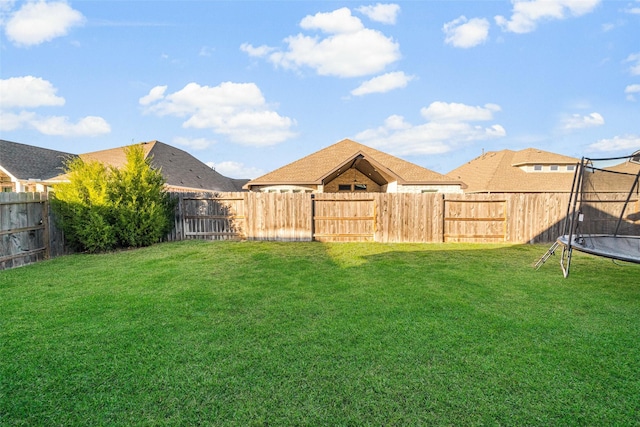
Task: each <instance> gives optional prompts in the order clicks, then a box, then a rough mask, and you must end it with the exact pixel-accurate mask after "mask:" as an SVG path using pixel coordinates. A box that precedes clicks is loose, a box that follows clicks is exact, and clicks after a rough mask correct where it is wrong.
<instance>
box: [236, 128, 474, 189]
mask: <svg viewBox="0 0 640 427" xmlns="http://www.w3.org/2000/svg"><path fill="white" fill-rule="evenodd" d="M463 187H464V184H463V183H462V182H461V181H460V180H455V179H451V178H450V177H448V176H446V175H442V174H440V173H437V172H434V171H431V170H429V169H426V168H423V167H421V166H418V165H416V164H413V163H410V162H408V161H406V160H402V159H400V158H397V157H394V156H391V155H389V154H387V153H383V152H382V151H378V150H375V149H373V148H370V147H367V146H366V145H362V144H360V143H358V142H355V141H352V140H350V139H344V140H342V141H340V142H337V143H335V144H333V145H331V146H329V147H326V148H324V149H322V150H320V151H317V152H315V153H312V154H310V155H308V156H306V157H303V158H302V159H299V160H296V161H294V162H293V163H290V164H288V165H285V166H283V167H281V168H279V169H276V170H274V171H272V172H269V173H267V174H266V175H263V176H261V177H259V178H256V179H254V180H251V181H249V182H248V183H247V184H246V185H245V186H244V188H245V189H247V190H250V191H259V192H279V193H287V192H294V193H299V192H307V193H338V192H345V193H347V192H363V193H365V192H367V193H371V192H382V193H422V192H440V193H461V192H462V189H463Z"/></svg>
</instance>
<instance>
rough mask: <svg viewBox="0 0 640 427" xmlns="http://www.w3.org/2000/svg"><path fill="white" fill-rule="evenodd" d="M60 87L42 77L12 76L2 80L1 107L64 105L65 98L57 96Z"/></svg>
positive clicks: (0, 86) (0, 82)
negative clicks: (57, 87)
mask: <svg viewBox="0 0 640 427" xmlns="http://www.w3.org/2000/svg"><path fill="white" fill-rule="evenodd" d="M57 91H58V89H56V88H55V87H53V85H52V84H51V82H49V81H47V80H44V79H42V78H40V77H33V76H24V77H10V78H8V79H3V80H0V99H2V104H1V106H0V107H1V108H3V109H5V108H14V107H26V108H33V107H42V106H57V105H64V103H65V100H64V98H62V97H60V96H56V92H57Z"/></svg>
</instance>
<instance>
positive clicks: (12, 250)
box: [0, 193, 49, 270]
mask: <svg viewBox="0 0 640 427" xmlns="http://www.w3.org/2000/svg"><path fill="white" fill-rule="evenodd" d="M1 195H2V197H0V270H3V269H5V268H12V267H18V266H21V265H25V264H30V263H32V262H36V261H40V260H43V259H47V258H49V209H48V208H49V204H48V202H47V197H46V195H42V194H40V193H1Z"/></svg>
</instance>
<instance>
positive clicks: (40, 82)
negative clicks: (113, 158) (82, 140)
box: [0, 76, 111, 136]
mask: <svg viewBox="0 0 640 427" xmlns="http://www.w3.org/2000/svg"><path fill="white" fill-rule="evenodd" d="M57 92H58V89H57V88H56V87H54V86H53V84H51V82H49V81H47V80H44V79H42V78H40V77H33V76H24V77H11V78H8V79H3V80H0V99H1V100H2V104H1V105H0V129H1V130H3V131H13V130H16V129H20V128H24V127H31V128H34V129H36V130H37V131H39V132H40V133H43V134H45V135H56V136H98V135H104V134H107V133H109V132H111V127H110V126H109V124H108V123H107V121H106V120H104V119H103V118H102V117H96V116H87V117H84V118H82V119H79V120H78V122H76V123H71V122H70V121H69V118H68V117H63V116H42V115H39V114H37V113H36V112H35V111H27V110H25V109H34V108H40V107H60V106H63V105H64V104H65V99H64V98H63V97H61V96H58V95H57ZM16 110H19V111H16Z"/></svg>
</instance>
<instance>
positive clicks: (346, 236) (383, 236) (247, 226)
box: [168, 192, 569, 243]
mask: <svg viewBox="0 0 640 427" xmlns="http://www.w3.org/2000/svg"><path fill="white" fill-rule="evenodd" d="M173 197H175V198H176V199H177V200H178V203H177V208H176V220H175V225H176V226H175V229H174V231H173V232H172V233H171V234H170V235H169V236H168V240H183V239H193V238H198V239H210V240H227V239H247V240H279V241H311V240H318V241H338V242H343V241H376V242H384V243H393V242H415V243H430V242H475V243H490V242H507V243H547V242H553V241H555V239H556V238H557V237H558V236H559V235H560V234H561V231H562V226H563V223H564V216H565V215H566V209H567V204H568V203H569V194H568V193H536V194H533V193H530V194H509V193H504V194H442V193H423V194H409V193H368V194H366V195H364V194H353V193H319V194H304V193H247V192H243V193H173Z"/></svg>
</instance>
